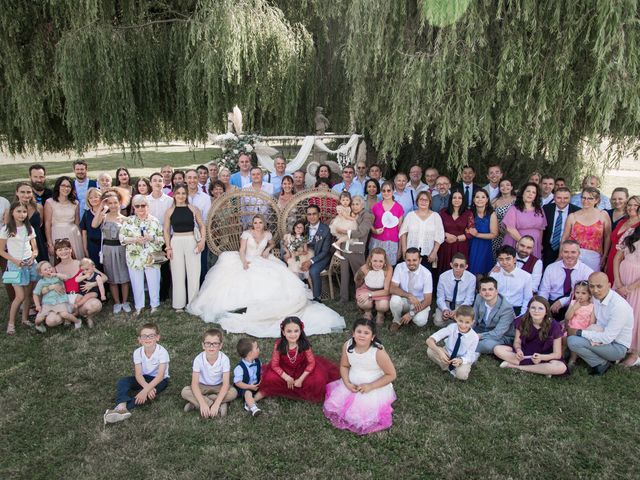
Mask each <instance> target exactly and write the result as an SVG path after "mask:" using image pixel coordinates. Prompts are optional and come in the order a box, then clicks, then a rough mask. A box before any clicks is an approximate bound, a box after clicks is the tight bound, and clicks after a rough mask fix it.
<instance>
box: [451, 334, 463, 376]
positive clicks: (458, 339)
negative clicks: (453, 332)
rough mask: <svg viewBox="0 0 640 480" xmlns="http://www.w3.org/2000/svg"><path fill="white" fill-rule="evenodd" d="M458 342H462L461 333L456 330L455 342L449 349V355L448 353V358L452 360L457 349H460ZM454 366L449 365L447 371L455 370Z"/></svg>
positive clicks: (456, 353)
mask: <svg viewBox="0 0 640 480" xmlns="http://www.w3.org/2000/svg"><path fill="white" fill-rule="evenodd" d="M460 343H462V334H461V333H460V332H458V338H456V343H455V345H454V346H453V350H452V351H451V355H449V359H450V360H453V359H454V358H456V356H457V355H458V350H460ZM455 369H456V367H454V366H453V365H449V371H451V370H455Z"/></svg>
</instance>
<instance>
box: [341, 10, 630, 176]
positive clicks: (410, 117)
mask: <svg viewBox="0 0 640 480" xmlns="http://www.w3.org/2000/svg"><path fill="white" fill-rule="evenodd" d="M346 23H347V24H348V25H349V26H350V28H349V32H348V38H347V40H346V43H345V51H344V57H345V66H346V74H347V77H348V79H349V81H350V84H351V85H352V87H353V90H352V95H353V101H352V104H351V107H352V109H353V111H354V115H355V117H356V118H357V120H358V124H359V126H360V127H361V128H362V129H363V130H365V131H367V132H369V134H370V135H371V138H372V140H373V143H374V144H375V145H376V146H377V147H378V148H379V149H380V151H381V152H382V153H384V154H386V155H387V158H388V159H389V160H390V161H391V162H394V161H396V160H398V158H399V156H400V159H401V160H402V156H403V154H404V155H406V154H407V153H410V154H416V153H418V154H422V155H423V156H427V157H431V159H433V158H434V157H436V158H440V160H442V161H443V163H445V164H446V165H448V166H449V167H450V170H457V169H459V167H460V166H461V165H462V164H464V163H466V162H469V161H471V163H474V162H475V163H478V164H479V163H481V162H482V163H485V165H486V162H487V161H498V162H500V163H503V164H504V163H505V162H506V163H514V164H517V165H519V166H520V168H521V170H526V171H527V172H528V171H531V170H533V169H534V168H537V167H542V168H543V169H547V168H548V167H551V168H552V169H554V170H555V171H558V172H563V173H564V172H571V171H572V170H575V168H576V166H577V162H578V159H579V156H578V151H579V150H580V149H581V143H582V142H584V141H591V142H595V143H598V142H599V141H600V139H602V138H604V137H606V138H607V139H608V140H610V141H611V142H612V144H613V145H617V146H623V147H624V146H629V145H631V144H632V143H634V142H635V140H636V138H635V137H637V135H638V131H639V129H640V92H639V85H640V84H639V83H638V78H639V76H638V73H639V72H638V69H639V68H640V48H639V47H640V45H639V27H638V4H637V2H636V1H633V0H619V1H615V2H603V1H597V0H594V1H588V0H585V1H581V2H560V1H555V0H548V1H540V0H513V1H507V0H501V1H496V0H474V1H470V0H419V1H416V0H399V1H393V2H389V1H387V0H353V1H352V2H350V6H349V9H348V12H347V18H346ZM617 151H618V152H620V151H623V150H617ZM524 165H526V168H525V169H522V167H523V166H524ZM511 171H512V172H513V171H514V170H511ZM547 171H548V170H547ZM523 173H524V172H523Z"/></svg>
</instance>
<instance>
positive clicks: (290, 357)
mask: <svg viewBox="0 0 640 480" xmlns="http://www.w3.org/2000/svg"><path fill="white" fill-rule="evenodd" d="M295 350H296V353H294V354H293V357H292V356H291V355H289V352H288V351H287V358H288V359H289V361H290V362H291V363H296V360H297V359H298V346H297V345H296V349H295Z"/></svg>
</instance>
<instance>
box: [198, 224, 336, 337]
mask: <svg viewBox="0 0 640 480" xmlns="http://www.w3.org/2000/svg"><path fill="white" fill-rule="evenodd" d="M241 238H243V239H245V240H246V241H247V250H246V258H247V261H248V262H249V263H250V265H249V268H248V269H247V270H245V269H244V268H243V266H242V262H241V260H240V254H239V253H238V252H223V253H222V254H221V255H220V257H219V258H218V261H217V263H216V264H215V265H214V266H213V267H212V268H211V270H209V273H207V276H206V278H205V281H204V283H203V284H202V287H200V291H199V293H198V296H197V297H196V298H195V299H194V300H193V301H192V302H191V303H190V304H189V306H188V307H187V310H188V311H189V312H190V313H192V314H194V315H198V316H199V317H201V318H202V319H203V320H204V321H205V322H212V323H219V324H220V326H221V327H222V328H223V329H224V330H226V331H227V332H231V333H247V334H249V335H252V336H254V337H271V338H277V337H279V336H280V322H281V321H282V320H283V319H284V318H285V317H287V316H290V315H294V316H297V317H300V318H301V319H302V321H303V322H304V330H305V333H306V334H307V335H316V334H323V333H330V332H335V331H341V330H342V329H344V328H345V323H344V318H342V316H341V315H339V314H338V313H337V312H335V311H333V310H331V309H330V308H328V307H327V306H325V305H322V304H320V303H316V302H311V301H310V299H311V298H312V294H311V291H310V290H309V289H308V288H307V286H306V285H305V284H304V283H303V282H302V281H301V280H300V279H299V278H298V276H297V275H296V274H295V273H293V272H291V270H289V269H288V268H287V266H286V265H285V264H284V263H283V262H282V261H280V260H278V259H277V258H275V257H273V256H269V258H263V257H262V256H261V253H262V252H263V251H264V249H265V248H266V247H267V243H268V242H269V240H271V234H270V233H267V235H265V237H264V238H263V239H262V241H261V242H260V243H259V244H258V243H256V241H255V239H254V237H253V235H252V234H251V232H249V231H245V232H244V233H243V234H242V237H241ZM244 309H246V311H245V310H244Z"/></svg>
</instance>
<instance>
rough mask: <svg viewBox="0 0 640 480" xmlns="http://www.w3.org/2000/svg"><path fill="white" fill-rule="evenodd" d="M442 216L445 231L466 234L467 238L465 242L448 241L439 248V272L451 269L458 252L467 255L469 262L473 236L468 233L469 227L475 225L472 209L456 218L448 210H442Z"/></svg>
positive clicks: (452, 233)
mask: <svg viewBox="0 0 640 480" xmlns="http://www.w3.org/2000/svg"><path fill="white" fill-rule="evenodd" d="M440 217H441V218H442V226H443V227H444V231H445V233H450V234H451V235H455V236H458V235H464V236H465V237H467V238H466V240H465V241H464V242H454V243H447V242H446V241H445V242H443V243H442V245H440V249H439V250H438V272H439V273H442V272H446V271H447V270H450V269H451V265H449V264H450V263H451V258H452V257H453V256H454V255H455V254H456V253H462V254H464V256H465V257H467V262H468V261H469V240H470V239H471V238H472V237H471V235H469V234H467V233H466V231H465V230H466V229H467V228H471V227H473V226H474V225H475V222H474V219H473V213H471V210H465V211H464V213H463V214H462V215H460V216H459V217H458V218H456V219H455V220H454V218H453V217H452V216H451V215H449V214H448V213H447V211H446V210H444V209H443V210H440Z"/></svg>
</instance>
